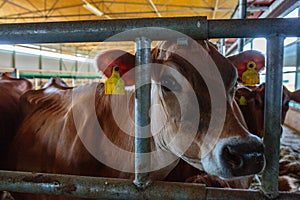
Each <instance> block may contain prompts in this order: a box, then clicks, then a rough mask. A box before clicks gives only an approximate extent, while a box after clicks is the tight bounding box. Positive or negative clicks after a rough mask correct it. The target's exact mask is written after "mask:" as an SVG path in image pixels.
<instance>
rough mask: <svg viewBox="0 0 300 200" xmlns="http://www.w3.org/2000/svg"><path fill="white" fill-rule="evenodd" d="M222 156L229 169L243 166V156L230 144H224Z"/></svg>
mask: <svg viewBox="0 0 300 200" xmlns="http://www.w3.org/2000/svg"><path fill="white" fill-rule="evenodd" d="M223 156H224V157H223V158H224V160H225V162H226V163H227V164H228V165H229V166H230V168H231V169H233V170H235V169H239V168H241V167H242V166H243V164H244V161H243V156H241V155H240V154H239V153H238V152H237V151H235V150H234V149H233V148H232V147H231V146H229V145H228V146H226V147H225V148H224V151H223Z"/></svg>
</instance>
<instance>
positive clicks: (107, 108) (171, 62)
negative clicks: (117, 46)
mask: <svg viewBox="0 0 300 200" xmlns="http://www.w3.org/2000/svg"><path fill="white" fill-rule="evenodd" d="M197 53H199V54H201V56H199V54H197ZM179 55H180V56H179ZM245 55H246V56H245ZM151 56H152V62H153V63H159V64H162V65H161V66H163V67H160V68H159V70H154V71H155V73H153V74H151V88H152V89H151V101H152V103H155V104H156V105H159V106H155V107H153V108H152V110H151V114H150V118H151V130H155V131H156V133H155V134H153V136H152V140H151V147H152V151H154V150H158V149H159V150H161V152H162V154H164V153H166V154H172V155H174V156H177V155H180V158H179V157H178V158H177V159H175V160H174V161H173V162H172V163H170V165H168V166H166V167H164V168H162V169H158V170H156V171H154V172H152V173H151V178H152V179H153V180H165V181H180V182H193V183H204V184H206V185H207V186H210V187H230V188H244V189H245V188H249V187H250V185H251V182H252V179H253V175H254V174H258V173H259V172H261V171H262V170H263V168H264V165H265V158H264V145H263V143H262V139H261V138H262V137H263V123H264V122H263V120H264V118H263V113H264V90H265V88H264V85H263V84H262V85H260V86H258V87H255V88H248V87H237V85H236V81H237V78H238V74H240V70H243V67H244V66H245V65H246V63H247V62H248V61H251V60H252V61H254V62H256V63H257V66H264V62H265V61H264V58H263V57H262V56H261V55H260V54H258V53H257V52H254V51H248V52H247V53H246V54H245V53H242V54H240V55H236V56H233V57H230V58H225V57H223V56H222V55H221V54H220V53H219V52H218V51H217V50H216V49H215V47H214V46H213V45H212V44H211V43H209V42H208V41H198V42H194V41H188V44H187V45H178V44H177V43H176V42H171V41H168V42H167V41H165V42H161V43H160V44H158V45H157V47H155V48H154V49H153V50H152V53H151ZM97 63H98V68H99V70H102V71H104V73H105V74H106V75H107V76H110V73H111V71H112V68H113V67H114V66H116V65H117V66H119V67H120V74H121V75H123V74H125V75H124V77H123V78H124V80H125V83H126V85H132V84H134V81H135V80H134V75H133V73H132V70H131V69H133V68H134V67H135V66H134V63H135V57H134V55H131V54H129V53H127V52H123V51H120V50H110V51H107V52H104V53H102V54H101V55H99V56H98V59H97ZM191 63H193V64H191ZM195 63H196V65H197V63H200V64H199V66H200V67H201V66H202V65H203V63H205V64H212V65H214V66H215V67H217V70H218V72H219V73H220V75H221V78H222V80H221V81H222V83H223V85H224V90H225V92H224V91H221V92H220V95H223V97H224V100H225V101H226V102H224V104H223V105H224V106H225V107H226V113H225V115H224V119H220V121H222V120H223V121H224V125H223V128H222V129H221V130H220V133H219V134H218V138H213V139H214V140H215V143H214V145H212V146H210V150H209V151H208V152H206V153H204V150H205V149H203V146H209V145H207V144H206V143H205V142H207V140H206V137H209V134H210V131H209V128H210V127H209V126H210V120H211V117H212V105H211V97H210V92H211V91H209V88H208V87H209V86H207V85H206V81H207V79H209V80H211V81H210V82H212V83H213V82H214V80H215V75H214V74H211V75H208V77H206V80H204V78H203V77H202V76H200V74H199V72H197V70H195V68H197V66H195ZM233 63H234V64H235V66H234V65H233ZM199 66H198V67H199ZM214 66H211V67H214ZM208 67H210V66H208ZM235 67H237V68H238V70H236V68H235ZM239 67H241V68H239ZM168 68H172V69H173V70H175V71H177V72H179V73H180V74H181V75H183V76H184V78H185V79H186V80H188V82H189V84H190V86H191V87H187V86H185V85H182V84H180V83H179V81H178V79H176V76H177V75H176V74H175V73H174V72H173V71H172V70H169V69H168ZM129 70H131V71H129ZM127 71H129V73H127V74H126V72H127ZM237 71H238V72H239V73H237ZM163 84H164V85H163ZM191 89H192V90H193V91H190V90H191ZM0 90H1V93H0V130H1V132H0V142H1V147H0V148H1V152H0V153H1V156H2V159H1V160H0V168H1V169H5V170H18V171H30V172H44V173H57V174H74V175H86V176H101V177H112V178H133V174H132V173H130V172H129V171H130V169H132V168H133V167H134V157H128V158H122V155H118V154H117V153H114V152H110V151H111V149H109V148H107V145H106V143H105V142H106V141H104V139H103V141H102V140H99V137H98V136H96V135H97V133H94V131H95V130H97V128H95V127H97V126H99V125H100V126H101V129H102V130H103V132H104V134H105V136H106V137H107V138H108V139H109V140H110V141H111V142H112V143H113V144H114V145H116V146H118V147H119V148H121V149H123V150H126V151H128V152H134V137H132V136H131V135H128V134H127V133H126V132H131V133H134V124H133V123H132V121H134V120H133V119H134V98H133V97H134V91H133V90H125V95H106V94H105V93H104V83H92V84H88V85H84V86H80V87H76V88H72V87H68V86H67V85H66V84H65V83H64V82H63V81H62V80H61V79H59V78H52V79H50V80H49V82H48V83H47V84H46V85H44V86H43V87H42V88H40V89H37V90H33V89H32V84H31V83H30V82H29V81H28V80H26V79H22V78H20V79H15V78H11V77H9V76H7V74H3V75H2V77H1V79H0ZM191 92H194V93H195V95H196V100H197V102H198V104H199V116H200V117H198V118H196V119H197V120H198V121H197V122H194V121H193V120H194V119H191V117H190V116H188V113H190V111H192V110H193V109H195V107H194V106H195V105H192V104H191V103H190V98H189V94H190V93H191ZM178 96H179V97H180V99H182V102H180V103H181V104H180V108H179V103H178V100H177V98H178ZM242 96H243V97H244V98H245V99H246V102H247V103H246V104H243V105H239V104H238V102H239V100H240V98H241V97H242ZM282 98H283V105H282V111H283V112H282V116H283V117H282V118H283V120H284V117H285V114H286V112H287V110H288V102H289V101H290V100H294V101H297V102H300V91H296V92H289V91H288V90H287V89H286V88H285V87H284V88H283V96H282ZM90 102H92V103H90ZM111 102H115V104H114V107H113V108H112V106H111V105H110V103H111ZM156 107H157V109H156ZM182 109H183V111H182ZM91 111H95V112H91ZM113 112H117V114H119V115H122V113H123V112H129V113H128V115H126V116H127V117H126V118H125V119H123V120H121V121H119V122H117V121H116V120H115V114H116V113H113ZM95 114H96V115H95ZM94 115H95V116H96V120H95V119H94V118H93V116H94ZM190 121H191V122H193V123H197V129H196V131H197V133H196V135H195V137H194V138H193V139H192V142H191V145H190V146H189V147H187V148H186V149H184V150H183V147H182V146H183V145H182V143H181V141H176V142H173V141H172V139H173V138H174V137H175V136H176V135H177V134H179V135H181V137H180V138H183V140H184V139H185V138H188V137H190V133H189V130H190V127H189V124H190V123H187V122H190ZM161 122H164V123H161ZM120 123H121V124H120ZM182 124H184V126H186V127H184V128H182V127H181V125H182ZM120 127H126V130H124V129H122V128H120ZM158 127H159V128H158ZM82 138H84V140H85V142H86V141H88V142H89V143H90V144H91V145H90V146H92V149H88V148H90V147H86V144H84V142H83V141H82V140H83V139H82ZM100 139H101V138H100ZM171 143H172V145H169V144H171ZM91 152H96V153H97V155H100V157H101V159H104V160H105V159H112V160H115V161H118V162H119V164H120V165H122V166H121V167H122V169H125V170H124V171H120V170H117V169H114V168H113V167H111V166H109V165H106V163H101V162H99V159H97V158H96V157H95V156H93V155H92V154H91ZM163 157H164V156H163V155H162V156H161V158H163ZM158 162H159V161H158ZM162 162H163V161H162ZM296 162H297V161H296ZM285 164H286V165H287V164H288V163H285ZM296 164H297V163H296ZM298 166H300V165H299V162H298ZM281 170H286V169H282V168H281ZM280 175H284V177H281V178H280V179H279V180H280V181H282V183H279V189H280V190H285V191H294V190H295V187H296V186H295V184H299V182H297V181H299V180H300V177H299V179H296V178H297V176H294V177H291V178H288V176H289V175H290V174H289V172H285V173H280ZM299 175H300V172H298V176H299ZM290 180H293V183H290ZM286 186H287V187H286ZM14 197H15V198H16V199H34V198H38V199H41V198H42V197H44V196H38V197H37V196H36V195H29V194H14ZM61 198H62V199H64V198H63V197H61ZM55 199H57V197H55Z"/></svg>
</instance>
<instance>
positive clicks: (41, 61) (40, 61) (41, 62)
mask: <svg viewBox="0 0 300 200" xmlns="http://www.w3.org/2000/svg"><path fill="white" fill-rule="evenodd" d="M40 51H42V46H40ZM42 65H43V60H42V55H41V54H40V55H39V70H42V67H43V66H42Z"/></svg>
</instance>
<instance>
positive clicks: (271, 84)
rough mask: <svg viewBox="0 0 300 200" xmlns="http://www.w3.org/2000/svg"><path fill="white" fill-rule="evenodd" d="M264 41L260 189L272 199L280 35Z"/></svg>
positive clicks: (278, 130) (278, 113)
mask: <svg viewBox="0 0 300 200" xmlns="http://www.w3.org/2000/svg"><path fill="white" fill-rule="evenodd" d="M267 41H268V42H267V70H266V93H265V115H264V118H265V121H264V126H265V135H264V144H265V156H266V167H265V169H264V171H263V175H262V190H263V191H264V193H265V195H266V196H267V197H269V198H275V197H277V196H278V175H279V145H280V136H281V110H282V108H281V105H282V66H283V42H284V36H283V35H276V34H274V35H270V36H269V37H268V38H267Z"/></svg>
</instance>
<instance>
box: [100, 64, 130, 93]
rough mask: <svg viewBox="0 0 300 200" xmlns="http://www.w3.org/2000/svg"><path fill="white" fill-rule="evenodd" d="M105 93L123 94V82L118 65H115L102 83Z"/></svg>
mask: <svg viewBox="0 0 300 200" xmlns="http://www.w3.org/2000/svg"><path fill="white" fill-rule="evenodd" d="M104 89H105V94H119V95H124V94H125V83H124V80H123V79H122V78H121V76H120V73H119V67H118V66H115V67H114V68H113V71H112V73H111V76H110V77H109V78H108V79H107V80H106V81H105V83H104Z"/></svg>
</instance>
